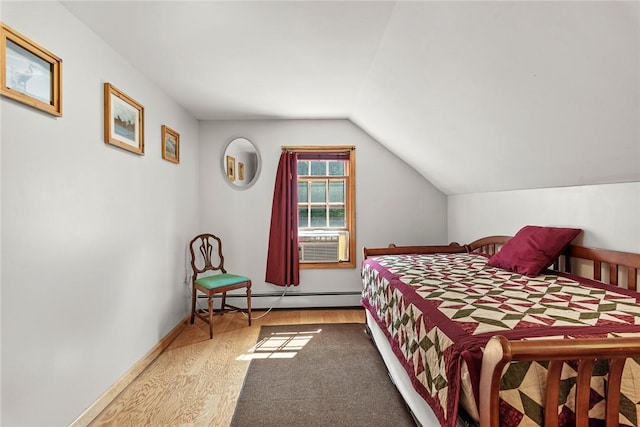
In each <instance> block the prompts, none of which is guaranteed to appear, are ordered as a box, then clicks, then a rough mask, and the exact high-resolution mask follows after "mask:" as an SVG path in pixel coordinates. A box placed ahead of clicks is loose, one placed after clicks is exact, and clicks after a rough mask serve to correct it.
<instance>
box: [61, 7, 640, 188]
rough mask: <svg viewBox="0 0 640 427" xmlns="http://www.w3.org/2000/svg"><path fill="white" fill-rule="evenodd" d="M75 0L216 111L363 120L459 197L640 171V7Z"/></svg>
mask: <svg viewBox="0 0 640 427" xmlns="http://www.w3.org/2000/svg"><path fill="white" fill-rule="evenodd" d="M63 4H64V5H65V7H67V9H69V10H70V11H71V12H72V13H73V14H75V15H76V16H77V17H78V18H79V19H80V20H81V21H83V22H84V23H85V24H86V25H87V26H88V27H90V28H91V29H92V30H93V31H95V33H97V34H98V35H99V36H100V37H101V38H102V39H104V40H105V41H106V42H107V43H109V44H110V45H111V46H112V47H113V48H114V49H115V50H116V51H117V52H119V53H120V54H121V55H122V56H124V57H125V58H127V59H128V60H129V61H130V62H131V63H132V64H133V65H134V66H135V67H136V68H138V69H139V70H140V71H141V72H143V73H144V74H146V75H147V76H148V77H149V78H150V79H151V80H153V81H154V82H155V83H156V84H158V85H159V86H160V87H162V88H163V89H164V90H165V91H166V92H167V93H168V94H169V95H170V96H171V97H172V98H173V99H175V100H176V102H178V103H179V104H181V105H182V106H184V107H185V108H186V109H187V110H189V111H190V112H191V113H192V114H193V115H194V116H195V117H196V118H198V119H200V120H224V119H269V118H294V119H295V118H318V119H322V118H348V119H350V120H352V121H353V122H354V123H356V124H357V125H358V126H360V127H361V128H362V129H363V130H365V131H366V132H368V133H369V134H370V135H372V136H373V137H374V138H376V139H377V140H378V141H379V142H380V143H382V144H383V145H385V146H386V147H387V148H388V149H389V150H390V151H392V152H393V153H395V154H396V155H398V156H399V157H400V158H402V159H403V160H405V161H406V162H407V163H408V164H409V165H411V166H412V167H414V168H415V169H416V170H417V171H418V172H420V173H421V174H422V175H423V176H424V177H425V178H427V179H428V180H429V181H431V182H432V183H433V184H434V185H436V186H437V187H438V188H440V189H441V190H442V191H443V192H445V193H447V194H461V193H476V192H488V191H500V190H512V189H525V188H544V187H555V186H571V185H589V184H602V183H614V182H630V181H640V7H639V6H640V2H638V1H630V2H623V1H611V2H591V1H585V2H581V1H574V2H554V1H539V2H521V1H513V2H504V1H497V2H484V1H470V2H458V1H442V2H437V1H422V2H421V1H415V2H413V1H412V2H408V1H407V2H405V1H399V2H385V1H374V2H362V1H319V2H307V1H300V2H296V1H289V2H275V1H255V2H249V1H238V2H214V1H197V2H186V1H171V2H170V1H162V2H147V1H145V2H142V1H131V2H130V1H114V2H96V1H69V2H63ZM114 84H117V82H114ZM380 168H381V171H384V165H380Z"/></svg>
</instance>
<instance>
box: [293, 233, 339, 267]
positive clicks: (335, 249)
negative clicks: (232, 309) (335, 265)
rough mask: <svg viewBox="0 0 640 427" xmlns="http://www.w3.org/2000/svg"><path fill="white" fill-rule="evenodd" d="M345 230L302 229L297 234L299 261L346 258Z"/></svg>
mask: <svg viewBox="0 0 640 427" xmlns="http://www.w3.org/2000/svg"><path fill="white" fill-rule="evenodd" d="M346 248H347V232H346V231H324V230H323V231H304V232H300V233H299V234H298V256H299V259H300V262H301V263H311V262H339V261H342V260H346V258H347V257H346Z"/></svg>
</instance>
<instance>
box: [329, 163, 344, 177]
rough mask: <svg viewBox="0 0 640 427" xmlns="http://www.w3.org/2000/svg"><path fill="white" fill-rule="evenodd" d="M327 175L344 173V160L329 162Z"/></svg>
mask: <svg viewBox="0 0 640 427" xmlns="http://www.w3.org/2000/svg"><path fill="white" fill-rule="evenodd" d="M329 175H334V176H335V175H340V176H342V175H344V162H329Z"/></svg>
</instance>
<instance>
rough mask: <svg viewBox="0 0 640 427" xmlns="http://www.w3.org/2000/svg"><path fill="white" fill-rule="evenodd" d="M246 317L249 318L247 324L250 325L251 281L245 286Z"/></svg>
mask: <svg viewBox="0 0 640 427" xmlns="http://www.w3.org/2000/svg"><path fill="white" fill-rule="evenodd" d="M247 317H248V318H249V326H251V282H249V286H247Z"/></svg>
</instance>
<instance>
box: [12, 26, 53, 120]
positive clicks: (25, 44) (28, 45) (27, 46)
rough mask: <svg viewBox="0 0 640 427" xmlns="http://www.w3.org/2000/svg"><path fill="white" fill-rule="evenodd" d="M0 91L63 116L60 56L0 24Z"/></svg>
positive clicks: (17, 99)
mask: <svg viewBox="0 0 640 427" xmlns="http://www.w3.org/2000/svg"><path fill="white" fill-rule="evenodd" d="M0 57H1V60H0V64H2V66H0V70H1V71H0V80H1V83H0V84H1V87H0V93H2V95H4V96H6V97H9V98H12V99H15V100H16V101H19V102H22V103H23V104H27V105H30V106H31V107H35V108H37V109H39V110H42V111H45V112H47V113H49V114H52V115H54V116H58V117H61V116H62V59H60V58H58V57H57V56H55V55H54V54H53V53H51V52H49V51H48V50H46V49H45V48H43V47H42V46H40V45H39V44H37V43H35V42H33V41H31V40H29V39H28V38H26V37H25V36H23V35H22V34H20V33H18V32H17V31H15V30H14V29H12V28H10V27H8V26H6V25H5V24H0Z"/></svg>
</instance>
